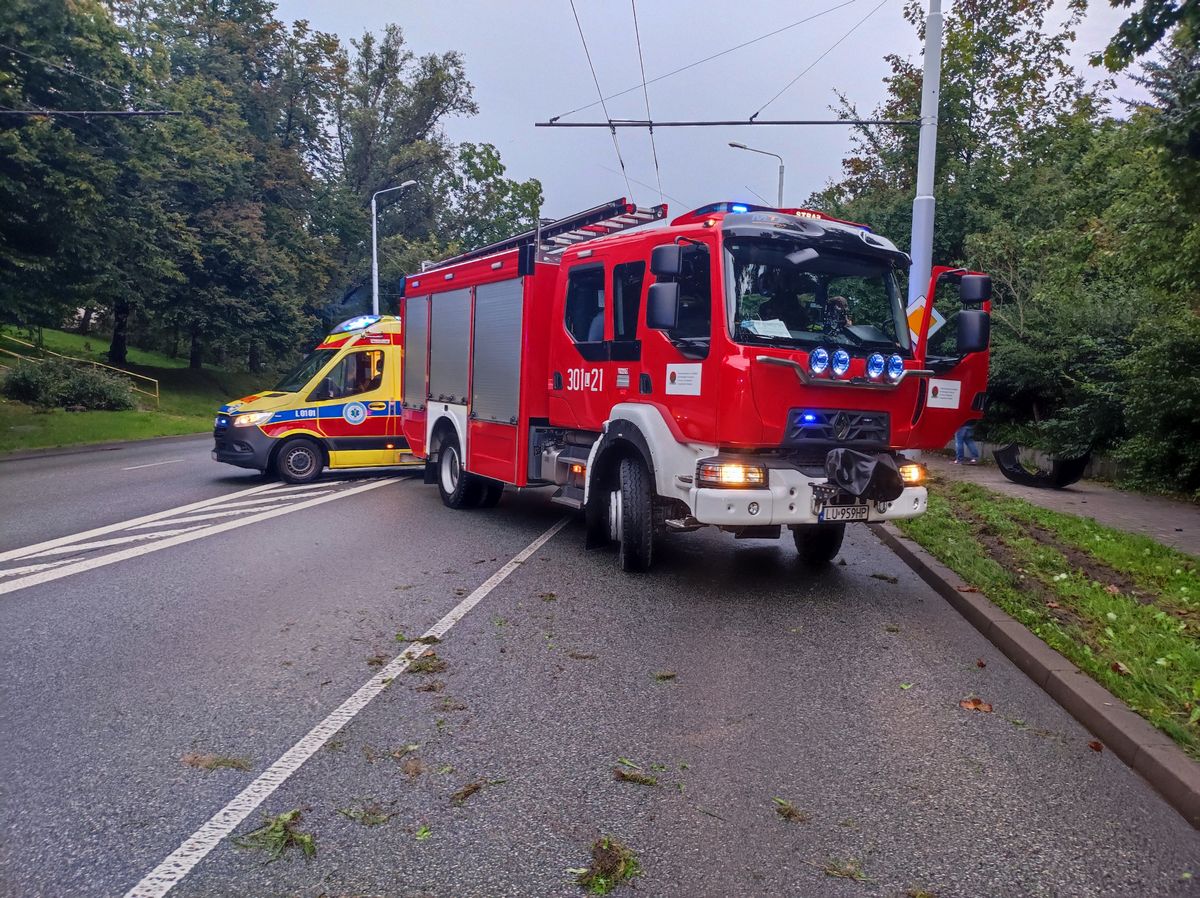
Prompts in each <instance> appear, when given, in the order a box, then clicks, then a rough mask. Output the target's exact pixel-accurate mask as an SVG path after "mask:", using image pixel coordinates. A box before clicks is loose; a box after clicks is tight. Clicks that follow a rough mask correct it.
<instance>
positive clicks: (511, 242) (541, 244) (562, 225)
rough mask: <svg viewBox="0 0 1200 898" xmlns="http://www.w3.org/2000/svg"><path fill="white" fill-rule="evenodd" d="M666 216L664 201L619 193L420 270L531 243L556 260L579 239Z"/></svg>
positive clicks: (542, 256) (545, 256)
mask: <svg viewBox="0 0 1200 898" xmlns="http://www.w3.org/2000/svg"><path fill="white" fill-rule="evenodd" d="M666 217H667V205H666V203H663V204H662V205H659V206H649V207H640V206H637V205H635V204H633V203H630V202H627V201H626V200H625V197H621V198H620V199H615V200H612V201H611V202H608V203H604V204H602V205H599V206H596V207H594V208H592V209H587V210H585V211H583V212H577V213H575V214H574V215H568V216H567V217H566V218H560V219H558V220H557V221H553V222H549V223H547V224H539V225H538V226H537V227H536V228H534V229H533V230H531V231H525V232H524V233H522V234H517V235H516V236H514V237H507V238H505V239H504V240H498V241H497V242H495V243H489V244H488V245H487V246H481V247H479V248H478V249H472V250H468V251H467V252H465V253H459V254H458V255H457V256H452V257H451V258H449V259H443V260H442V261H440V262H434V263H432V264H430V263H426V264H425V265H423V266H422V271H432V270H433V269H435V268H444V267H446V266H447V265H457V264H458V263H459V262H468V261H470V260H471V259H482V258H483V257H484V256H493V255H495V254H496V253H503V252H507V251H509V250H513V249H519V248H521V247H523V246H532V247H534V248H535V249H534V252H535V254H536V257H537V260H538V261H539V262H555V261H557V260H558V258H559V257H560V256H561V255H562V254H563V253H564V252H565V251H566V250H568V249H569V248H571V247H572V246H575V245H576V244H578V243H583V242H584V241H586V240H594V239H595V238H597V237H607V236H608V235H609V234H616V233H618V232H620V231H625V230H628V229H629V228H636V227H637V226H638V225H644V224H646V223H647V222H651V221H658V220H659V219H662V218H666Z"/></svg>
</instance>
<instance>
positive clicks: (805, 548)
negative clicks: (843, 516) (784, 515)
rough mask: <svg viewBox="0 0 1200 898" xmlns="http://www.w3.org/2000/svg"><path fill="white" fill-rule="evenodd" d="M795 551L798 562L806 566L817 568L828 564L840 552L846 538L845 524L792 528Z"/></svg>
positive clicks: (804, 525)
mask: <svg viewBox="0 0 1200 898" xmlns="http://www.w3.org/2000/svg"><path fill="white" fill-rule="evenodd" d="M792 538H793V539H794V540H795V541H796V551H797V552H799V553H800V560H801V561H803V562H804V563H805V564H807V565H812V566H813V567H819V566H821V565H825V564H829V562H831V561H833V559H835V558H836V557H837V554H838V552H840V551H841V550H842V540H843V539H845V538H846V525H845V524H802V525H800V526H798V527H793V528H792Z"/></svg>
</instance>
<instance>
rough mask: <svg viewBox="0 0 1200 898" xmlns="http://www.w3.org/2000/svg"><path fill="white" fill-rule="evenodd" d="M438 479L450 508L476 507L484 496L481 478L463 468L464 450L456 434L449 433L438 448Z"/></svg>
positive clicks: (439, 488) (443, 500) (440, 489)
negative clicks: (460, 446)
mask: <svg viewBox="0 0 1200 898" xmlns="http://www.w3.org/2000/svg"><path fill="white" fill-rule="evenodd" d="M437 481H438V492H439V493H441V495H442V502H443V503H445V505H446V506H447V507H449V508H474V507H475V506H476V505H478V504H479V500H480V499H481V498H483V484H482V483H480V480H479V478H478V477H476V476H475V475H474V474H469V473H467V472H466V471H464V470H463V464H462V450H461V449H459V447H458V437H456V436H455V435H454V434H447V435H446V436H445V437H444V438H443V440H442V445H441V448H440V449H438V479H437Z"/></svg>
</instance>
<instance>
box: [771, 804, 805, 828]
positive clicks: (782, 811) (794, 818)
mask: <svg viewBox="0 0 1200 898" xmlns="http://www.w3.org/2000/svg"><path fill="white" fill-rule="evenodd" d="M771 801H773V802H775V813H776V814H778V815H779V816H780V817H782V818H783V819H784V820H786V821H788V822H789V823H808V821H809V820H811V819H812V816H811V815H809V814H806V813H804V811H802V810H800V809H799V808H797V807H796V806H795V805H794V804H792V803H791V802H790V801H788V800H787V799H786V798H772V799H771Z"/></svg>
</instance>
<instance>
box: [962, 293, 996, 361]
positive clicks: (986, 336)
mask: <svg viewBox="0 0 1200 898" xmlns="http://www.w3.org/2000/svg"><path fill="white" fill-rule="evenodd" d="M963 280H966V278H964V279H963ZM957 317H958V354H959V355H964V356H965V355H968V354H970V353H972V352H983V350H985V349H987V348H988V341H989V340H990V339H991V335H992V318H991V316H990V315H989V314H988V313H987V312H985V311H983V309H963V310H961V311H960V312H959V313H958V316H957Z"/></svg>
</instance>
